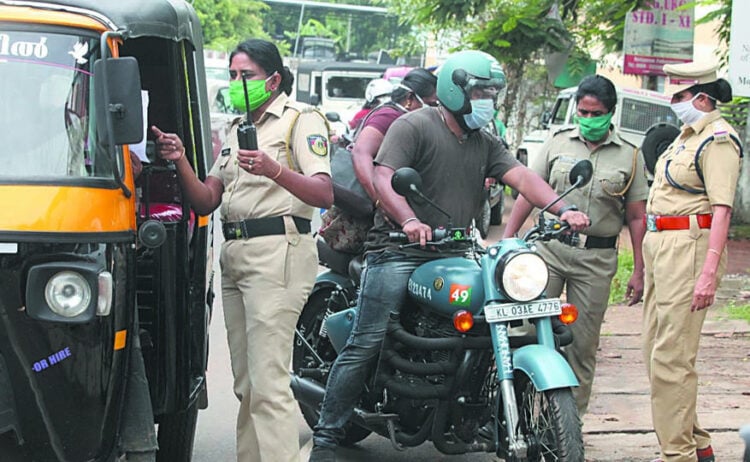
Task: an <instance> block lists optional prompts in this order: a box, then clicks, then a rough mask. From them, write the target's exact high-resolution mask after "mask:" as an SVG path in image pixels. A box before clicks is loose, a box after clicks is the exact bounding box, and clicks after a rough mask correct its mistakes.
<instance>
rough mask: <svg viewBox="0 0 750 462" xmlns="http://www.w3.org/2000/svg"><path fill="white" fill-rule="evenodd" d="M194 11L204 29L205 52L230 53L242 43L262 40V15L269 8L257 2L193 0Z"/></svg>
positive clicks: (254, 0) (266, 37) (265, 36)
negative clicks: (255, 38)
mask: <svg viewBox="0 0 750 462" xmlns="http://www.w3.org/2000/svg"><path fill="white" fill-rule="evenodd" d="M193 8H195V12H196V14H197V15H198V19H200V22H201V25H202V27H203V42H204V43H205V45H206V48H208V49H214V50H220V51H229V50H232V49H233V48H234V47H235V46H236V45H237V44H238V43H240V42H241V41H243V40H245V39H247V38H250V37H257V38H265V39H268V38H269V35H268V34H267V33H265V31H264V30H263V22H262V18H263V14H264V13H265V12H266V11H267V10H268V5H266V4H265V3H263V2H261V1H258V0H194V1H193Z"/></svg>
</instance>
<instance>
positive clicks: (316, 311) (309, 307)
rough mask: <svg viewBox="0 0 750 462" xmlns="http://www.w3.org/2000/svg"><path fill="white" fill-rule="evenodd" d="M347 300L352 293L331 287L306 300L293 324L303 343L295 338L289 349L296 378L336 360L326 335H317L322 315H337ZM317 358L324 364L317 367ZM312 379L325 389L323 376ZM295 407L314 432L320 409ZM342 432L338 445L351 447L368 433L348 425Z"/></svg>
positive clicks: (325, 378) (325, 367) (325, 377)
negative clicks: (305, 371) (311, 349)
mask: <svg viewBox="0 0 750 462" xmlns="http://www.w3.org/2000/svg"><path fill="white" fill-rule="evenodd" d="M349 297H353V294H348V293H345V292H339V291H337V290H336V289H334V288H333V287H326V288H323V289H320V290H318V291H317V292H315V293H313V294H312V295H311V296H310V298H309V299H308V300H307V303H306V304H305V306H304V308H302V314H300V317H299V321H297V333H298V335H300V336H302V338H303V339H304V340H305V341H304V342H303V341H302V340H301V339H300V338H298V337H296V336H295V339H294V346H293V350H292V370H293V371H294V373H295V374H296V375H298V376H301V377H304V376H310V373H309V372H308V373H304V372H303V369H304V370H307V371H311V370H320V371H323V370H326V371H327V370H330V367H331V365H332V364H333V361H335V360H336V356H338V355H337V353H336V350H335V349H334V348H333V345H331V342H330V340H329V339H328V336H327V335H325V334H323V335H321V326H322V325H323V321H324V320H325V318H326V314H333V313H337V312H339V311H341V310H344V309H347V308H349ZM329 310H330V311H329ZM305 342H307V344H305ZM308 345H309V346H310V347H312V348H313V350H315V354H313V352H312V351H310V348H309V347H308ZM316 355H317V357H316ZM318 358H320V360H322V361H323V362H324V364H320V361H319V360H318ZM315 380H316V381H317V382H319V383H320V384H321V385H322V386H324V387H325V385H326V381H327V375H324V376H322V378H320V379H315ZM299 407H300V410H301V411H302V416H303V417H304V418H305V422H307V426H308V427H310V429H314V428H315V425H316V424H317V423H318V418H319V417H320V409H319V408H318V407H312V406H308V405H306V404H304V403H302V402H300V403H299ZM344 431H345V436H344V438H343V439H342V441H341V442H340V443H339V444H341V445H342V446H352V445H354V444H356V443H358V442H360V441H362V440H363V439H365V438H367V436H368V435H369V434H370V433H372V432H371V431H370V430H367V429H365V428H362V427H360V426H358V425H355V424H353V423H351V422H350V423H348V424H347V425H346V427H344Z"/></svg>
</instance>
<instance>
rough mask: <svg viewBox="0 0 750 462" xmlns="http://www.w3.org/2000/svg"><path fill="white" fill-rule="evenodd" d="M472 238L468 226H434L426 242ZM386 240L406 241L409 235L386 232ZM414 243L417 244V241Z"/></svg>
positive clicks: (437, 242)
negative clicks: (429, 239)
mask: <svg viewBox="0 0 750 462" xmlns="http://www.w3.org/2000/svg"><path fill="white" fill-rule="evenodd" d="M471 239H472V233H471V229H469V228H434V229H433V230H432V240H431V241H429V242H427V243H428V244H432V245H435V244H444V243H447V242H466V241H470V240H471ZM388 240H390V241H391V242H399V243H408V242H409V236H407V235H406V233H404V232H401V231H391V232H389V233H388ZM414 244H416V245H419V243H418V242H415V243H414Z"/></svg>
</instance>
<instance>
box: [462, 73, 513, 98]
mask: <svg viewBox="0 0 750 462" xmlns="http://www.w3.org/2000/svg"><path fill="white" fill-rule="evenodd" d="M464 90H465V91H466V94H467V95H468V96H469V97H470V98H472V99H491V100H493V101H495V100H497V98H498V97H500V96H501V95H503V94H504V93H505V92H504V90H505V79H499V78H493V79H479V78H476V77H471V78H470V79H469V81H468V82H467V84H466V86H465V87H464Z"/></svg>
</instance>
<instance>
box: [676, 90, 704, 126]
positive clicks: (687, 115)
mask: <svg viewBox="0 0 750 462" xmlns="http://www.w3.org/2000/svg"><path fill="white" fill-rule="evenodd" d="M699 95H700V93H698V94H696V95H695V96H693V97H692V98H691V99H690V101H683V102H681V103H674V104H670V107H671V108H672V110H673V111H674V113H675V114H677V117H679V118H680V120H681V121H682V123H684V124H686V125H690V124H694V123H696V122H698V121H699V120H701V118H703V116H705V115H706V114H707V113H706V112H703V111H700V110H698V109H697V108H696V107H695V106H693V101H695V98H697V97H698V96H699Z"/></svg>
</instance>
